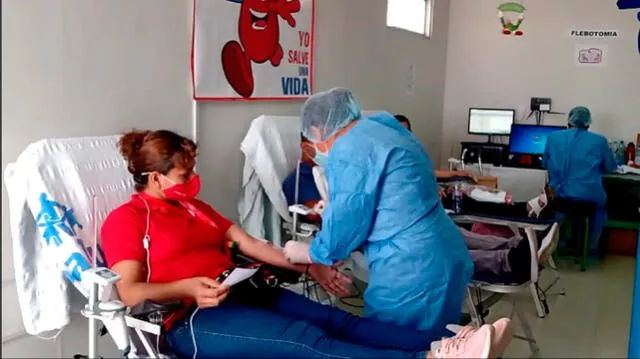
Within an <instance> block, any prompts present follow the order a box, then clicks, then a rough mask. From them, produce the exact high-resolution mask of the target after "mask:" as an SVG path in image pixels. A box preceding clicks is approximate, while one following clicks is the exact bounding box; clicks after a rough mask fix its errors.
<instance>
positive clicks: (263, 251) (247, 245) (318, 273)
mask: <svg viewBox="0 0 640 359" xmlns="http://www.w3.org/2000/svg"><path fill="white" fill-rule="evenodd" d="M226 236H227V239H228V240H231V241H234V242H236V243H237V244H238V247H239V248H240V252H242V253H243V254H246V255H247V256H249V257H251V258H254V259H256V260H258V261H260V262H263V263H267V264H271V265H274V266H276V267H280V268H285V269H290V270H294V271H296V272H299V273H308V274H309V275H310V276H311V277H312V278H313V279H314V280H315V281H316V282H318V283H320V285H321V286H322V287H323V288H324V289H325V290H326V291H327V292H329V293H331V294H335V295H338V296H345V295H349V294H350V290H349V288H348V286H347V284H348V283H350V282H351V279H350V278H348V277H347V276H345V275H344V274H342V273H340V272H339V271H338V270H336V269H335V268H334V267H330V266H325V265H322V264H310V265H307V264H292V263H291V262H289V261H288V260H287V258H286V257H285V256H284V253H283V251H282V250H281V249H279V248H276V247H274V246H273V245H271V244H270V243H268V242H263V241H261V240H258V239H255V238H253V237H252V236H250V235H249V234H248V233H247V232H245V231H243V230H242V228H240V227H238V226H236V225H233V226H231V228H229V230H228V231H227V234H226Z"/></svg>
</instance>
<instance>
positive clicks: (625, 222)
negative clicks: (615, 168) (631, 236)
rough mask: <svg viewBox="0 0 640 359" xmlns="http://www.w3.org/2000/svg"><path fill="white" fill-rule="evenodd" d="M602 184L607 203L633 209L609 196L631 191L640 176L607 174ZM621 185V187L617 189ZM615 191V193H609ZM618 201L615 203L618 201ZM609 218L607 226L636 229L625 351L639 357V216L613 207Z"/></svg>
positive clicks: (623, 200)
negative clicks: (632, 284)
mask: <svg viewBox="0 0 640 359" xmlns="http://www.w3.org/2000/svg"><path fill="white" fill-rule="evenodd" d="M603 182H604V185H605V189H606V188H609V190H607V196H609V197H610V198H609V200H610V201H609V203H610V204H611V205H612V206H616V205H620V204H622V205H624V206H627V205H628V206H629V207H625V211H633V210H634V209H635V210H636V211H638V209H637V208H634V206H635V205H634V204H633V203H632V201H631V200H630V199H629V198H628V197H626V198H620V199H619V200H616V198H611V197H613V195H618V196H621V195H622V196H624V191H633V190H635V188H637V187H640V176H638V175H629V174H626V175H622V174H608V175H605V176H604V181H603ZM621 187H623V189H622V190H621V191H618V190H619V189H620V188H621ZM611 192H616V193H611ZM618 201H619V203H616V202H618ZM609 213H610V218H609V220H608V221H607V224H606V227H607V228H617V229H630V230H637V231H638V247H637V252H636V271H635V281H634V282H635V284H634V289H633V299H632V301H631V303H632V304H631V306H632V307H631V328H630V330H629V350H628V353H627V357H628V358H640V217H638V216H637V212H636V215H632V216H626V215H624V214H622V215H619V214H618V213H615V211H614V210H613V208H609Z"/></svg>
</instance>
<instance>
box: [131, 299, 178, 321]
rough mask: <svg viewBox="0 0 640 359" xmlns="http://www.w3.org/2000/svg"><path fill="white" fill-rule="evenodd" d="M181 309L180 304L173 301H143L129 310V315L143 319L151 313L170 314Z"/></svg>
mask: <svg viewBox="0 0 640 359" xmlns="http://www.w3.org/2000/svg"><path fill="white" fill-rule="evenodd" d="M181 308H182V302H180V301H179V300H178V301H173V302H167V303H159V302H154V301H150V300H147V301H144V302H142V303H140V304H138V305H137V306H135V307H134V308H132V310H131V315H132V316H134V317H145V316H148V315H149V314H153V313H161V314H162V313H170V312H175V311H176V310H178V309H181Z"/></svg>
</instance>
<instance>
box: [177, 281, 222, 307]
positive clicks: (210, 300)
mask: <svg viewBox="0 0 640 359" xmlns="http://www.w3.org/2000/svg"><path fill="white" fill-rule="evenodd" d="M180 284H181V285H182V287H183V289H184V292H185V294H187V295H188V296H189V297H191V298H194V299H195V300H196V303H198V307H199V308H209V307H217V306H218V305H220V303H222V301H223V300H225V298H227V295H228V294H229V287H225V286H222V285H220V283H218V282H217V281H215V280H213V279H211V278H207V277H196V278H189V279H184V280H183V281H182V283H180Z"/></svg>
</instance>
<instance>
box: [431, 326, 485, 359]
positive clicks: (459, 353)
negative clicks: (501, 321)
mask: <svg viewBox="0 0 640 359" xmlns="http://www.w3.org/2000/svg"><path fill="white" fill-rule="evenodd" d="M465 332H466V331H465ZM493 333H494V329H493V326H491V325H488V324H485V325H483V326H482V327H480V328H479V329H477V330H473V331H469V332H468V333H465V334H466V335H463V336H460V337H458V336H456V337H453V338H442V341H441V346H440V348H438V349H436V350H434V351H432V354H433V357H434V358H439V359H444V358H461V359H462V358H465V359H469V358H481V359H487V358H489V354H490V353H491V344H492V341H493Z"/></svg>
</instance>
